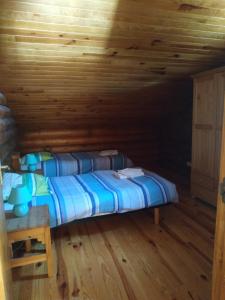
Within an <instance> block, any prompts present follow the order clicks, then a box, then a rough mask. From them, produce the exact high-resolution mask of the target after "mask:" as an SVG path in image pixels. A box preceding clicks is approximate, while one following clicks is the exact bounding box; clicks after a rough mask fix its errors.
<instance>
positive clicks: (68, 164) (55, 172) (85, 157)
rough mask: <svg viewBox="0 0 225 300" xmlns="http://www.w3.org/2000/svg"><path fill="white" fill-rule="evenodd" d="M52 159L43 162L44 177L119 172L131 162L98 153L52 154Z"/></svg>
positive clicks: (124, 157) (121, 157)
mask: <svg viewBox="0 0 225 300" xmlns="http://www.w3.org/2000/svg"><path fill="white" fill-rule="evenodd" d="M53 156H54V159H50V160H47V161H43V162H42V163H41V169H42V170H43V174H44V175H45V176H49V177H53V176H67V175H74V174H84V173H88V172H92V171H95V170H119V169H124V168H127V167H131V166H132V165H133V164H132V162H131V160H130V159H129V158H128V157H127V156H126V155H124V154H122V153H119V154H118V155H112V156H100V155H99V152H74V153H58V154H54V155H53Z"/></svg>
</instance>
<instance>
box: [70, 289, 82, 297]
mask: <svg viewBox="0 0 225 300" xmlns="http://www.w3.org/2000/svg"><path fill="white" fill-rule="evenodd" d="M79 293H80V289H78V288H77V289H74V290H73V292H72V296H73V297H77V296H79Z"/></svg>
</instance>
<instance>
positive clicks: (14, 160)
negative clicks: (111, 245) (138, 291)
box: [11, 152, 160, 225]
mask: <svg viewBox="0 0 225 300" xmlns="http://www.w3.org/2000/svg"><path fill="white" fill-rule="evenodd" d="M19 160H20V153H19V152H15V153H13V154H12V156H11V166H12V169H13V171H15V172H21V171H20V161H19ZM159 222H160V213H159V207H155V208H154V224H155V225H159Z"/></svg>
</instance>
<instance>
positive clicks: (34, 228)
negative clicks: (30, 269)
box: [6, 206, 53, 277]
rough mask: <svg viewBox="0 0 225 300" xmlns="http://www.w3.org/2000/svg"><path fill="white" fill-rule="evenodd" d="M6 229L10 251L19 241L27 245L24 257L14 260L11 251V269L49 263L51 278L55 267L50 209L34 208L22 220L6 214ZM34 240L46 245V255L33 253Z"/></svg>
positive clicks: (44, 207) (43, 207)
mask: <svg viewBox="0 0 225 300" xmlns="http://www.w3.org/2000/svg"><path fill="white" fill-rule="evenodd" d="M6 228H7V234H8V242H9V246H10V249H12V244H13V243H15V242H17V241H25V245H26V253H25V255H24V256H23V257H19V258H13V253H12V251H11V254H12V255H11V260H10V262H11V268H15V267H19V266H24V265H28V264H33V263H37V262H43V261H47V266H48V276H49V277H51V276H52V273H53V267H52V249H51V234H50V228H49V212H48V207H47V206H37V207H32V208H31V209H30V211H29V213H28V215H26V216H25V217H22V218H16V217H15V216H14V215H12V214H6ZM32 239H37V240H38V241H39V242H41V243H43V244H45V253H41V254H35V253H32V252H31V240H32Z"/></svg>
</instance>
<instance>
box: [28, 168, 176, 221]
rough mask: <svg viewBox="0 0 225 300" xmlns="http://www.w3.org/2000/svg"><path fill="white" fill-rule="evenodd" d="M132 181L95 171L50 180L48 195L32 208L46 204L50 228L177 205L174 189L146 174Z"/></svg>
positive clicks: (107, 172) (36, 199) (160, 179)
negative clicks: (88, 219) (73, 222)
mask: <svg viewBox="0 0 225 300" xmlns="http://www.w3.org/2000/svg"><path fill="white" fill-rule="evenodd" d="M144 173H145V175H144V176H140V177H136V178H134V179H117V178H116V177H115V176H114V171H112V170H104V171H94V172H91V173H87V174H81V175H74V176H61V177H50V178H49V189H50V192H51V195H49V196H39V197H35V198H33V200H32V206H38V205H48V206H49V211H50V226H51V227H56V226H59V225H61V224H65V223H68V222H71V221H73V220H78V219H84V218H88V217H94V216H100V215H104V214H114V213H124V212H128V211H133V210H139V209H143V208H147V207H156V206H160V205H164V204H167V203H172V202H177V201H178V194H177V191H176V186H175V185H174V184H173V183H171V182H170V181H168V180H166V179H164V178H162V177H161V176H159V175H157V174H155V173H152V172H149V171H145V172H144Z"/></svg>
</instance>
